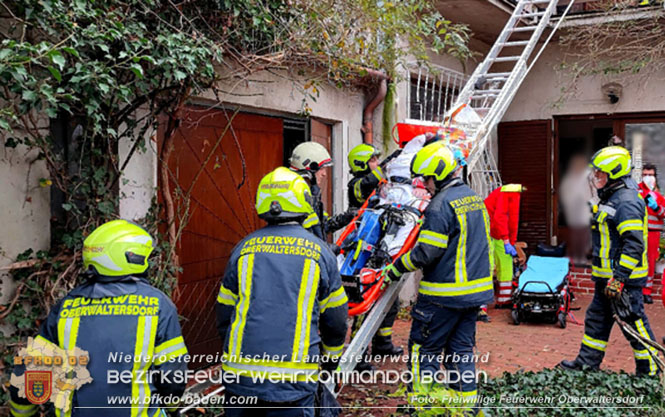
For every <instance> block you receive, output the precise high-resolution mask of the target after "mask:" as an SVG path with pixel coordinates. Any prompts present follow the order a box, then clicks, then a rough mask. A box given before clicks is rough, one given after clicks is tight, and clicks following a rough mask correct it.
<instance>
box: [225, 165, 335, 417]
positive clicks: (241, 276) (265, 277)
mask: <svg viewBox="0 0 665 417" xmlns="http://www.w3.org/2000/svg"><path fill="white" fill-rule="evenodd" d="M311 201H312V197H311V194H310V190H309V187H308V186H307V183H306V182H305V181H304V180H303V179H302V178H301V177H300V176H299V175H298V174H296V173H294V172H292V171H290V170H289V169H287V168H284V167H279V168H277V169H275V170H274V171H273V172H271V173H269V174H268V175H266V176H265V177H264V178H263V179H262V180H261V183H260V184H259V188H258V192H257V195H256V210H257V212H258V214H259V217H261V218H262V219H264V220H266V221H267V222H268V225H267V226H265V227H263V228H262V229H259V230H257V231H255V232H253V233H251V234H249V235H248V236H247V237H245V238H244V239H243V240H242V241H240V243H238V245H236V247H235V248H234V249H233V252H232V253H231V257H230V258H229V262H228V264H227V266H226V271H225V272H224V278H223V280H222V285H221V288H220V290H219V295H218V296H217V328H218V330H219V334H220V336H221V337H222V340H224V345H223V352H224V359H223V365H222V369H223V371H224V373H225V374H230V375H231V376H232V377H233V378H231V379H227V380H226V381H225V382H226V383H225V387H226V391H227V393H228V395H229V396H230V397H256V398H258V403H257V404H253V406H250V405H247V406H245V408H228V409H226V410H225V412H226V415H227V416H231V417H232V416H271V417H272V416H313V415H314V409H313V407H314V395H315V392H316V389H317V383H316V381H317V377H318V370H319V359H320V358H319V356H320V355H328V356H327V357H326V358H325V359H331V358H339V356H341V354H342V349H343V347H344V338H345V336H346V328H347V327H346V319H347V298H346V293H345V292H344V288H343V287H342V280H341V277H340V275H339V272H338V270H337V262H336V259H335V256H334V255H333V253H332V252H331V251H330V249H329V248H328V245H326V244H325V242H323V241H322V240H321V239H319V238H317V237H316V236H314V235H313V234H311V233H309V232H308V231H307V230H305V229H304V228H303V227H302V222H303V221H304V220H305V218H306V217H307V216H308V215H309V214H310V213H311V212H312V207H311ZM331 362H332V361H328V362H325V363H326V364H329V363H331ZM332 363H334V362H332ZM328 369H329V368H328ZM227 376H228V375H225V376H224V377H225V378H227ZM253 378H254V379H259V378H271V379H273V378H274V379H273V380H272V381H270V380H268V379H266V380H264V381H260V380H253ZM232 403H233V402H232ZM232 403H231V404H232ZM236 403H237V404H250V402H247V401H237V402H236ZM252 407H256V408H252ZM273 409H274V410H273Z"/></svg>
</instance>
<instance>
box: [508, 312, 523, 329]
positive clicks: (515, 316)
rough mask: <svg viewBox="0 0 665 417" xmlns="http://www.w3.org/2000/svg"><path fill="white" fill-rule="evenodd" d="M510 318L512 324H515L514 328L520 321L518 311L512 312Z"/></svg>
mask: <svg viewBox="0 0 665 417" xmlns="http://www.w3.org/2000/svg"><path fill="white" fill-rule="evenodd" d="M510 316H511V317H512V318H513V323H515V326H519V325H520V322H521V321H522V320H521V319H522V318H521V317H520V316H521V314H520V312H519V310H513V311H511V312H510Z"/></svg>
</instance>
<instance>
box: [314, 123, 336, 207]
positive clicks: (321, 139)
mask: <svg viewBox="0 0 665 417" xmlns="http://www.w3.org/2000/svg"><path fill="white" fill-rule="evenodd" d="M311 131H312V133H311V135H312V141H313V142H316V143H320V144H321V145H323V147H324V148H326V149H327V150H328V153H330V155H332V154H333V150H332V126H330V125H329V124H326V123H323V122H320V121H318V120H316V119H312V120H311ZM339 163H341V162H339ZM319 187H321V199H322V200H323V207H325V210H326V211H327V212H328V213H330V214H332V212H333V211H332V207H333V204H332V203H333V196H332V188H333V170H332V169H328V176H327V178H326V181H325V182H324V183H323V184H319Z"/></svg>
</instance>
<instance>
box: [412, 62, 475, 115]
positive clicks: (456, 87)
mask: <svg viewBox="0 0 665 417" xmlns="http://www.w3.org/2000/svg"><path fill="white" fill-rule="evenodd" d="M465 82H466V77H465V76H464V75H463V74H461V73H458V72H455V71H451V70H447V69H444V68H439V69H436V71H435V72H434V71H433V72H429V71H426V70H425V69H419V70H418V71H417V72H413V73H411V79H410V87H409V118H410V119H414V120H424V121H431V122H440V121H442V120H443V116H444V114H445V113H446V112H447V111H448V110H449V109H450V107H451V106H452V104H453V103H454V102H455V99H456V98H457V95H458V94H459V92H460V91H461V90H462V88H463V87H464V83H465Z"/></svg>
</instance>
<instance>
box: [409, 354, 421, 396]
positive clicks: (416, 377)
mask: <svg viewBox="0 0 665 417" xmlns="http://www.w3.org/2000/svg"><path fill="white" fill-rule="evenodd" d="M410 360H411V373H412V374H413V391H415V392H418V391H420V388H421V387H420V345H419V344H418V343H414V344H413V346H411V358H410Z"/></svg>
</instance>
